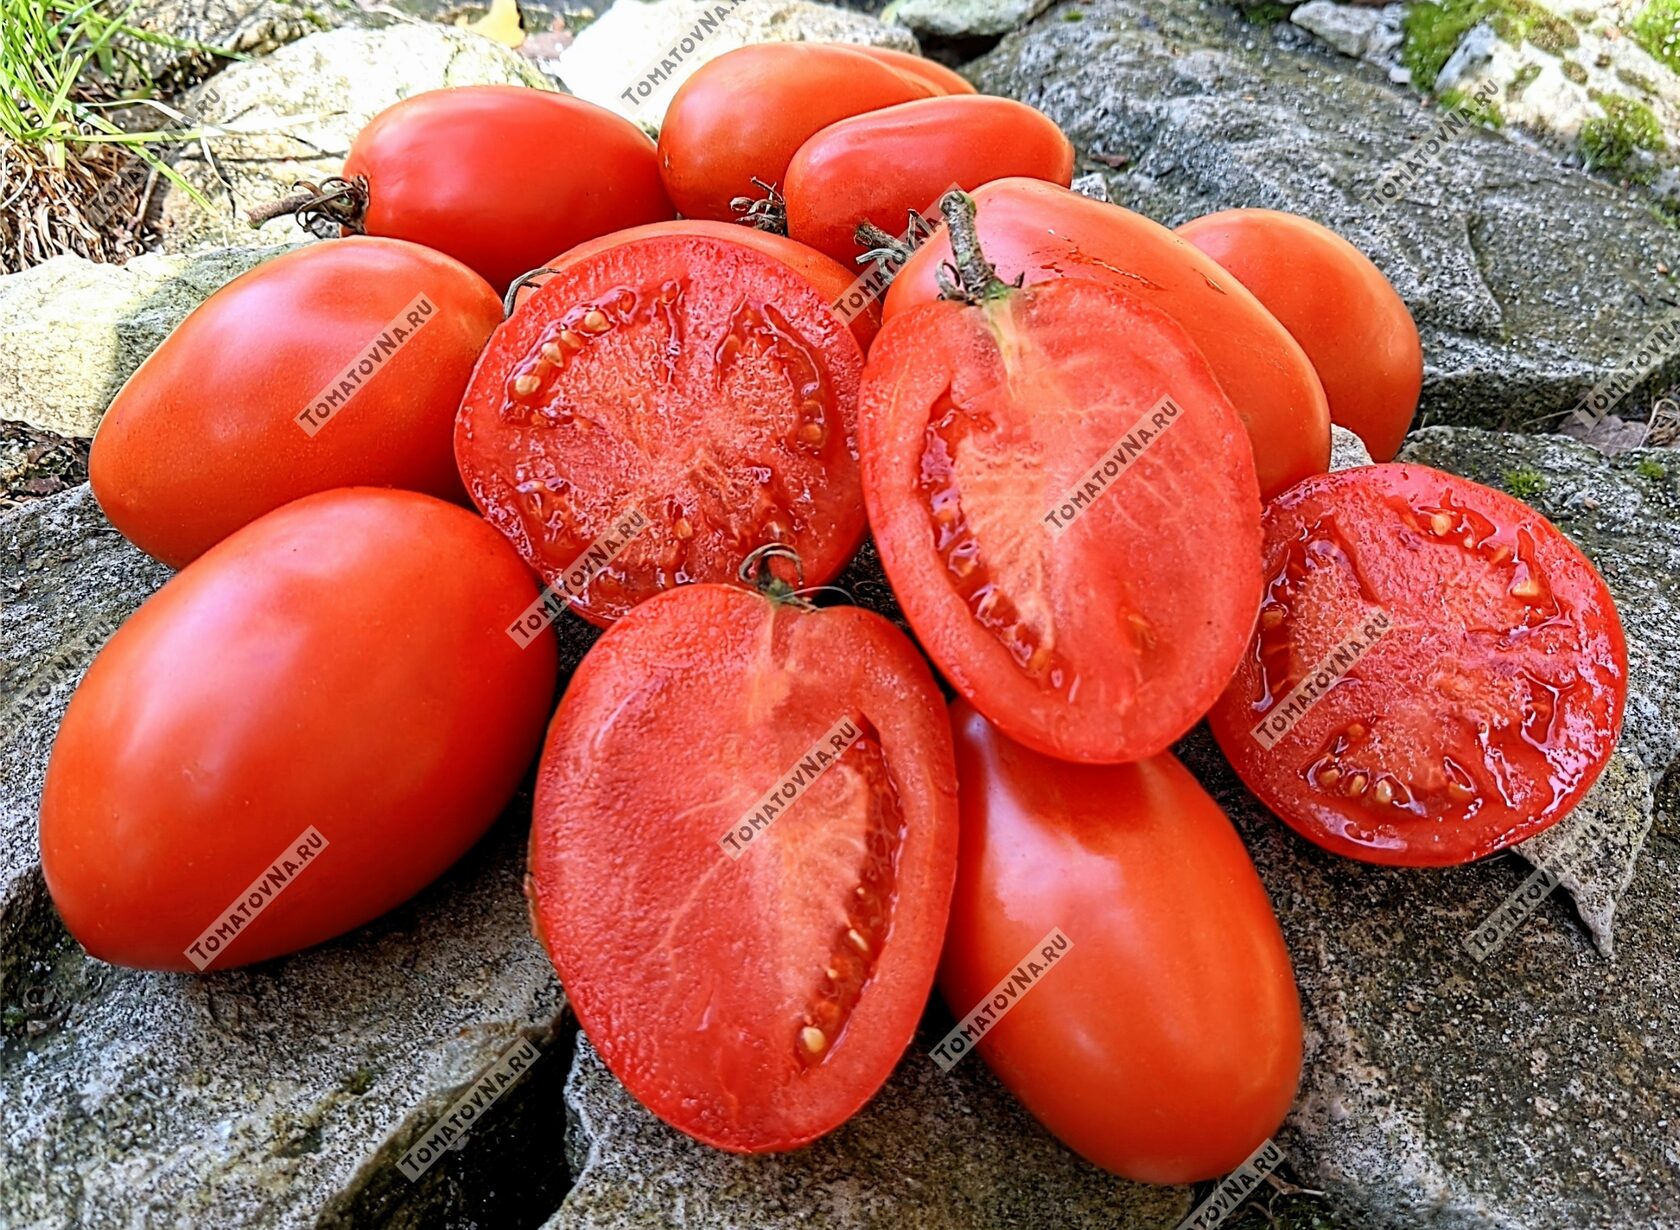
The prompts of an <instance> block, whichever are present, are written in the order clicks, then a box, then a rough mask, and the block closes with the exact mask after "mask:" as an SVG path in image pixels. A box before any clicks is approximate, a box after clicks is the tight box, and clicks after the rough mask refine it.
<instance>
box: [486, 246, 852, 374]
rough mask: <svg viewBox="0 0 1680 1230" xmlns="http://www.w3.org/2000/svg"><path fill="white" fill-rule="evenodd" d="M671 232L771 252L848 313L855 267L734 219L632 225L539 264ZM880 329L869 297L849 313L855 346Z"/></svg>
mask: <svg viewBox="0 0 1680 1230" xmlns="http://www.w3.org/2000/svg"><path fill="white" fill-rule="evenodd" d="M672 235H699V236H702V237H705V238H711V239H721V240H724V241H726V242H729V243H733V244H738V245H744V246H746V247H749V248H757V249H758V250H759V251H761V252H763V253H765V254H766V255H768V256H773V257H775V258H776V259H777V260H779V261H781V262H782V263H783V264H784V265H787V266H788V267H789V268H790V269H793V270H794V271H795V272H796V273H798V274H799V276H800V277H802V278H804V279H805V280H806V281H807V282H809V283H810V284H811V285H812V286H814V287H816V288H817V293H818V294H819V295H821V296H822V297H823V298H824V299H826V300H827V301H828V302H829V303H832V304H835V305H837V306H844V307H846V308H847V309H848V314H851V312H850V309H851V306H852V303H851V301H850V300H849V299H848V297H847V292H848V291H850V290H851V287H852V284H853V283H854V282H856V281H857V278H858V273H857V270H855V269H848V268H846V267H845V266H844V265H842V264H840V262H838V261H836V260H834V259H833V258H832V257H828V256H824V255H823V254H822V253H821V252H819V251H817V250H816V249H815V248H812V247H808V246H807V245H805V244H802V243H798V242H795V241H794V240H792V239H789V238H788V237H787V236H786V235H775V234H772V233H771V232H769V231H761V230H759V229H757V228H756V227H751V226H741V225H739V224H738V223H734V222H706V221H704V220H701V221H695V220H693V219H690V218H683V219H680V220H678V221H675V222H650V223H648V224H647V225H646V226H632V227H628V228H626V229H625V230H622V231H614V232H613V233H612V234H610V235H602V236H601V237H600V238H598V239H591V240H589V241H587V242H586V243H580V244H578V245H577V246H576V247H575V248H568V249H567V250H566V251H565V252H562V253H561V254H560V255H559V256H556V257H554V258H553V259H552V260H549V261H546V262H544V265H545V267H546V268H548V269H551V270H556V271H558V270H561V269H565V268H567V267H569V266H571V265H575V264H578V263H580V262H582V261H585V260H588V259H589V258H590V257H592V256H594V255H595V254H596V253H598V252H604V251H606V250H607V249H608V248H616V247H619V246H620V245H622V244H627V243H633V242H635V241H636V240H639V239H658V238H669V237H670V236H672ZM540 285H542V283H541V281H540V280H537V279H532V280H531V281H529V282H527V283H525V284H524V285H523V286H521V287H520V288H519V290H518V291H516V292H515V294H514V302H515V303H516V304H523V303H524V302H525V300H527V299H529V298H530V297H531V296H532V295H534V294H536V293H537V287H538V286H540ZM880 327H881V308H880V305H879V304H878V303H876V302H875V301H873V300H871V301H870V302H869V303H868V304H867V305H865V306H864V307H863V309H862V310H861V311H857V312H856V313H855V314H852V335H853V336H854V337H856V338H857V340H858V345H860V346H862V347H863V348H864V350H866V351H867V350H868V349H869V344H870V343H871V342H872V341H874V340H875V334H876V332H877V331H878V330H879V329H880Z"/></svg>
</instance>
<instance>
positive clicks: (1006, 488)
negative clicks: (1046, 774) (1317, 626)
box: [859, 278, 1260, 763]
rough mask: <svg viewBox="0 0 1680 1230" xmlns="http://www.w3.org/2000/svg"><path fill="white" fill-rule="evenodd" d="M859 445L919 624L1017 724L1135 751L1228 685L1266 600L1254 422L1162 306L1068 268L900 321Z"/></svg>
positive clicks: (942, 661) (1176, 731)
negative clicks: (1242, 416)
mask: <svg viewBox="0 0 1680 1230" xmlns="http://www.w3.org/2000/svg"><path fill="white" fill-rule="evenodd" d="M1164 398H1170V399H1171V405H1170V406H1168V405H1167V404H1166V403H1164V402H1163V399H1164ZM859 435H860V441H861V445H862V454H863V475H864V492H865V496H866V499H867V501H868V505H869V520H870V524H871V526H872V527H873V528H874V531H875V538H876V542H877V545H878V546H879V548H880V552H881V561H882V564H883V566H884V567H885V569H886V572H887V575H888V577H890V578H891V580H892V585H893V590H894V592H895V593H896V594H897V595H898V598H899V601H900V602H901V603H902V605H903V609H904V613H905V615H906V617H907V618H908V619H909V621H910V624H911V626H912V627H913V628H914V629H915V631H916V635H917V637H918V638H919V639H920V641H921V643H922V645H923V646H924V647H925V648H926V650H927V651H928V653H929V655H930V656H931V657H932V658H933V660H934V662H935V663H937V664H938V666H939V668H940V669H941V670H942V671H943V672H944V674H945V676H946V678H947V679H948V680H950V682H951V684H952V686H953V687H955V688H956V689H957V690H958V691H959V692H961V693H962V694H963V695H964V696H966V697H967V698H968V699H969V700H970V701H971V702H972V703H973V704H974V706H975V707H976V708H977V709H979V710H980V711H981V712H982V713H984V714H986V716H988V717H989V718H991V719H992V720H993V721H994V722H997V723H998V724H999V725H1000V726H1002V727H1003V728H1004V730H1006V731H1007V732H1008V733H1009V734H1010V735H1011V736H1012V737H1014V738H1016V739H1019V740H1020V741H1021V742H1023V743H1026V744H1028V745H1029V746H1032V747H1034V748H1037V749H1038V750H1040V751H1043V752H1046V753H1047V754H1049V755H1053V756H1059V757H1062V758H1064V759H1068V760H1085V761H1100V762H1110V763H1111V762H1116V761H1123V760H1135V759H1138V758H1140V757H1144V756H1152V755H1154V754H1155V753H1156V752H1159V751H1161V750H1162V749H1164V748H1165V747H1167V746H1168V745H1170V744H1171V743H1172V741H1173V740H1174V739H1176V738H1178V737H1179V736H1180V735H1182V734H1183V733H1184V732H1185V731H1186V730H1188V729H1189V728H1190V727H1191V726H1193V725H1194V724H1195V723H1196V722H1197V720H1199V719H1200V718H1201V716H1202V714H1203V713H1205V712H1206V711H1207V708H1208V706H1210V705H1211V704H1212V703H1213V702H1214V700H1215V698H1217V697H1218V695H1219V693H1220V690H1221V689H1222V688H1223V687H1224V686H1225V684H1226V682H1227V681H1228V680H1229V679H1230V676H1231V671H1232V670H1234V669H1235V668H1236V664H1237V659H1238V658H1239V657H1240V656H1241V654H1242V650H1243V646H1244V645H1245V644H1246V643H1247V640H1248V637H1249V634H1250V632H1251V631H1252V629H1253V627H1254V616H1255V611H1256V610H1257V609H1258V608H1259V604H1260V570H1259V567H1258V561H1259V557H1260V500H1259V495H1258V491H1257V488H1256V486H1255V479H1254V459H1253V455H1252V454H1251V452H1250V450H1249V447H1248V440H1247V438H1246V436H1244V434H1243V429H1242V423H1241V422H1240V421H1239V420H1238V418H1237V416H1236V413H1235V412H1234V411H1233V410H1232V409H1231V404H1230V403H1229V402H1228V401H1226V400H1225V396H1224V394H1223V393H1222V392H1220V389H1219V386H1218V384H1217V383H1215V381H1214V378H1213V374H1212V373H1211V372H1210V371H1209V370H1208V367H1207V364H1206V362H1204V361H1203V359H1202V357H1201V355H1200V354H1199V353H1198V352H1197V350H1196V348H1195V346H1194V345H1193V344H1192V343H1191V342H1190V340H1189V338H1188V337H1187V336H1186V335H1185V333H1184V331H1183V330H1182V329H1181V328H1179V327H1178V326H1177V325H1175V324H1174V323H1173V322H1172V321H1171V320H1170V319H1169V318H1168V317H1167V316H1166V315H1165V314H1164V313H1162V312H1161V311H1159V310H1158V309H1156V308H1152V307H1150V306H1148V305H1146V304H1144V303H1141V302H1139V301H1137V300H1135V299H1132V298H1130V297H1129V296H1126V295H1123V294H1121V293H1120V292H1118V291H1115V290H1113V289H1111V288H1109V287H1106V286H1102V285H1099V284H1097V283H1095V282H1089V281H1085V280H1083V279H1075V278H1069V279H1064V280H1062V281H1060V282H1051V283H1042V284H1040V285H1038V286H1034V287H1029V288H1027V289H1026V290H1024V291H1014V292H1011V293H1009V294H1007V295H1005V296H1003V297H1000V298H995V299H991V300H988V301H987V302H986V303H985V304H984V305H983V306H979V307H970V306H966V305H959V304H957V303H951V302H943V303H939V304H933V305H929V306H926V307H923V308H921V309H920V310H918V311H915V312H912V313H909V314H907V315H901V316H899V317H897V318H895V319H894V320H893V321H892V323H891V324H890V325H888V326H887V327H886V328H885V329H884V330H882V333H881V336H880V338H879V339H878V340H877V342H876V344H875V347H874V349H873V350H872V351H871V354H870V362H869V369H868V372H867V373H866V377H865V381H864V389H863V394H862V399H861V402H860V410H859Z"/></svg>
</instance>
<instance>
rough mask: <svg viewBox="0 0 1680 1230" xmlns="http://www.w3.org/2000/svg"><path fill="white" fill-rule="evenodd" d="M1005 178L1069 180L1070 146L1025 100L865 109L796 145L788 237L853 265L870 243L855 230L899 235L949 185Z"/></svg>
mask: <svg viewBox="0 0 1680 1230" xmlns="http://www.w3.org/2000/svg"><path fill="white" fill-rule="evenodd" d="M1010 175H1026V176H1031V177H1033V178H1035V179H1043V180H1053V181H1054V182H1056V183H1058V184H1061V185H1063V186H1064V187H1065V186H1066V185H1067V184H1068V182H1069V181H1070V180H1071V179H1072V178H1073V144H1072V142H1070V141H1069V140H1068V139H1067V137H1065V136H1063V135H1062V130H1061V129H1060V128H1057V127H1056V125H1055V124H1054V123H1052V122H1051V120H1050V119H1049V117H1047V116H1046V115H1044V114H1043V113H1042V112H1039V111H1035V110H1033V109H1032V108H1031V107H1029V106H1027V105H1026V104H1025V103H1019V102H1016V101H1015V100H1014V99H1011V98H992V97H989V96H987V95H978V94H955V95H950V96H948V97H941V98H923V99H918V100H917V101H915V102H907V103H900V104H899V105H898V106H896V107H884V108H882V109H881V110H879V111H866V112H865V113H864V114H862V115H855V116H853V117H852V118H851V119H846V120H841V121H840V122H839V123H836V124H830V125H829V126H828V127H827V128H824V129H823V130H822V131H821V132H819V133H817V134H816V136H814V137H812V138H811V139H810V140H809V141H807V142H805V144H804V145H802V146H800V147H799V152H798V153H797V154H795V155H794V158H793V161H792V162H791V163H790V164H789V165H788V169H787V183H786V186H785V192H786V195H787V225H788V234H789V236H791V237H792V238H794V239H797V240H798V241H799V242H800V243H806V244H810V245H811V246H812V247H813V248H816V249H818V250H819V251H822V252H825V253H827V254H828V255H829V256H832V257H833V258H834V259H835V260H837V261H844V262H846V263H848V264H851V265H853V267H854V268H855V267H856V261H857V258H858V257H859V256H860V255H862V253H864V252H865V251H866V250H868V248H869V247H870V246H871V245H868V244H860V243H858V242H857V240H856V238H855V237H854V235H855V232H856V231H857V227H858V223H860V222H863V221H869V222H873V223H874V224H875V225H876V226H878V227H881V228H882V229H883V230H885V231H887V232H888V233H889V234H897V233H899V232H901V231H903V230H904V228H905V225H906V223H907V221H908V218H909V213H910V211H911V210H917V211H920V212H922V213H924V214H925V213H931V212H933V211H934V208H935V206H936V205H937V204H938V202H939V198H940V197H941V196H943V195H944V194H945V192H946V191H947V190H949V189H950V188H951V187H952V185H953V184H954V185H956V186H958V187H961V188H967V189H974V188H978V187H979V186H980V185H981V184H985V183H989V182H991V181H992V180H995V179H1002V178H1004V177H1005V176H1010ZM918 238H919V237H918Z"/></svg>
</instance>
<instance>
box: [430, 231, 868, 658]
mask: <svg viewBox="0 0 1680 1230" xmlns="http://www.w3.org/2000/svg"><path fill="white" fill-rule="evenodd" d="M862 368H863V352H862V350H861V349H860V347H859V345H858V343H857V340H856V339H855V338H854V337H853V335H852V333H851V332H850V331H849V330H848V329H847V327H846V325H845V324H844V323H843V322H842V321H841V319H840V318H839V317H838V316H837V315H836V314H835V313H834V312H833V311H832V310H831V308H830V303H829V301H828V300H827V299H825V298H824V297H823V295H822V294H821V293H820V292H819V291H818V290H817V289H816V287H815V286H814V285H813V284H812V283H811V282H810V281H809V280H808V279H806V278H805V277H803V276H801V275H800V274H799V273H798V272H796V271H795V270H794V269H792V268H790V267H789V266H788V265H787V264H785V263H784V262H783V261H781V260H778V259H777V258H776V257H774V256H771V255H769V254H768V253H767V252H765V251H764V250H763V249H762V248H761V247H759V246H755V245H752V244H749V243H742V242H733V241H729V240H725V239H720V238H717V237H714V236H708V235H699V234H668V235H658V236H652V237H649V238H645V239H640V240H635V241H632V242H629V243H623V244H616V245H613V246H611V247H607V248H604V249H602V250H600V251H597V252H595V253H593V254H592V255H589V256H587V257H584V258H582V259H578V260H575V261H568V262H567V263H566V265H565V267H564V268H563V269H562V270H561V271H560V272H559V273H558V274H556V275H555V276H553V277H550V278H549V279H548V280H547V281H546V282H544V283H543V285H542V286H541V287H540V288H539V289H538V290H537V291H536V292H535V293H534V294H532V295H531V296H530V297H529V298H527V299H526V300H525V301H524V302H523V303H522V304H521V305H520V306H519V307H518V309H517V310H516V311H515V312H514V314H513V316H512V317H511V318H510V319H509V320H508V321H507V322H506V323H505V324H504V325H503V326H502V327H501V328H500V329H498V330H497V331H496V333H495V334H494V336H493V337H492V338H491V340H490V345H489V347H488V348H487V349H486V351H485V353H484V357H483V358H482V360H481V361H480V363H479V366H478V369H477V371H476V372H475V373H474V375H473V381H472V384H471V386H470V387H469V388H468V390H467V395H466V398H465V400H464V401H463V402H462V404H461V411H460V414H459V415H458V417H457V419H456V426H455V456H456V460H457V461H458V463H459V464H460V467H461V476H462V478H463V479H464V480H465V482H466V486H467V490H468V492H469V493H470V494H471V495H472V498H473V501H474V503H476V504H477V505H478V507H479V508H480V509H481V510H482V511H483V513H484V515H485V517H486V518H487V519H488V520H489V521H490V522H491V523H492V524H493V525H495V526H496V527H497V528H498V529H500V530H501V531H502V532H503V533H504V534H506V535H507V536H508V538H509V539H511V540H512V542H513V544H514V545H515V546H516V547H517V548H518V549H519V551H520V553H521V554H522V555H523V556H524V557H525V558H526V560H528V561H529V562H530V563H531V565H532V566H533V567H534V568H535V569H537V571H538V572H540V573H541V574H542V576H543V578H544V579H545V580H547V581H548V582H549V583H550V584H551V585H553V586H555V588H556V589H558V590H561V591H562V592H564V593H566V594H567V595H569V597H570V598H571V601H572V604H573V605H574V606H575V607H576V609H577V610H578V611H579V612H580V613H581V614H582V615H583V616H584V617H585V618H587V619H589V620H591V621H592V622H594V623H597V624H602V625H605V624H608V623H610V622H611V621H612V620H614V619H616V618H618V617H619V616H621V615H623V614H624V613H625V612H626V611H628V610H629V609H630V608H631V607H633V606H634V605H635V604H636V603H638V602H640V601H642V600H643V599H644V598H647V597H649V596H650V595H652V594H654V593H656V592H658V591H659V590H661V589H666V588H669V587H671V586H673V585H681V584H686V583H689V582H694V581H732V580H733V579H734V577H735V575H736V572H737V570H738V569H739V567H740V565H741V563H742V561H743V560H744V559H745V558H746V557H747V556H748V555H749V554H751V553H752V552H753V551H754V550H755V549H757V548H758V547H760V546H764V545H766V544H769V543H781V544H784V545H786V546H788V547H791V548H792V549H793V550H794V551H795V552H797V553H798V555H799V556H800V557H801V558H802V559H803V560H804V561H805V570H806V575H805V578H804V579H805V580H806V581H807V582H809V583H810V584H821V583H822V582H824V581H827V580H828V579H830V578H831V577H833V576H834V575H835V573H837V572H839V570H840V569H841V568H843V567H844V566H845V564H846V561H847V560H848V559H849V558H850V557H851V555H852V553H853V551H855V550H856V549H857V546H858V543H859V541H860V540H861V539H862V537H863V533H864V528H865V523H864V513H863V500H862V494H861V490H860V487H859V478H858V469H857V460H856V442H855V438H854V431H855V422H856V402H857V389H858V381H859V378H860V375H861V372H862ZM643 521H645V525H642V524H641V523H642V522H643Z"/></svg>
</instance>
